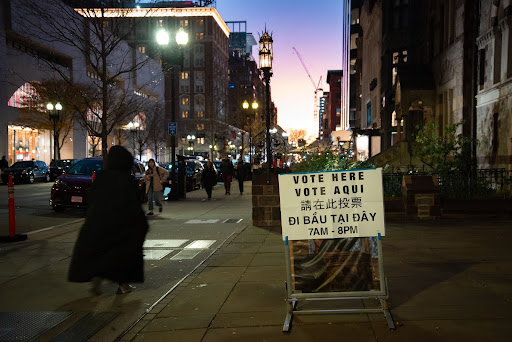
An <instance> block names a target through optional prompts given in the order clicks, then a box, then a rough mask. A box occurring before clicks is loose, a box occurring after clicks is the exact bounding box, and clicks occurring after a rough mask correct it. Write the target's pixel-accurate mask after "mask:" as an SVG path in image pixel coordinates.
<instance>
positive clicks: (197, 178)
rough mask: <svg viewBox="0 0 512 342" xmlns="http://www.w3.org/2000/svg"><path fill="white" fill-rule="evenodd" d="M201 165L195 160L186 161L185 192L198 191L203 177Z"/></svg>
mask: <svg viewBox="0 0 512 342" xmlns="http://www.w3.org/2000/svg"><path fill="white" fill-rule="evenodd" d="M203 170H204V168H203V164H201V162H200V161H199V160H197V159H190V160H187V191H192V190H195V189H199V187H200V186H201V178H202V177H203Z"/></svg>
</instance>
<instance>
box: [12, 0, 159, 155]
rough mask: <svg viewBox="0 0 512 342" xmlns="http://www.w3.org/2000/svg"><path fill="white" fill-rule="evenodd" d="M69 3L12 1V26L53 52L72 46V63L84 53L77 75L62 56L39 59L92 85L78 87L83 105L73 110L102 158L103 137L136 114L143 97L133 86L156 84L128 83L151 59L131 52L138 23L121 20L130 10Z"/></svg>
mask: <svg viewBox="0 0 512 342" xmlns="http://www.w3.org/2000/svg"><path fill="white" fill-rule="evenodd" d="M67 2H68V3H70V4H71V5H73V6H75V8H73V7H70V6H68V5H67V4H65V3H64V2H63V1H61V0H45V1H44V2H41V1H38V0H15V1H13V6H12V8H13V10H16V11H21V12H22V14H21V15H17V16H16V17H15V18H16V21H17V22H16V23H15V25H17V27H20V28H23V29H24V30H25V31H26V34H27V35H30V36H31V37H32V39H34V40H35V41H40V42H43V43H45V44H48V45H49V46H55V47H56V49H57V51H59V50H58V49H59V47H65V48H66V51H73V53H75V54H76V55H75V56H74V59H73V60H72V63H75V61H76V62H80V61H81V60H82V58H83V62H84V63H85V68H86V70H87V76H88V77H83V78H82V79H78V80H76V79H75V78H77V75H74V73H73V71H72V68H73V65H67V63H66V62H65V61H66V58H65V57H62V58H61V57H60V56H59V55H57V56H55V58H43V59H41V61H42V62H43V63H45V64H46V66H47V67H48V68H49V69H50V70H52V71H53V72H55V73H57V74H58V75H60V76H61V78H62V79H63V80H65V81H66V82H68V83H69V84H70V85H72V84H76V83H84V84H88V85H90V87H89V88H88V89H86V90H85V91H82V92H80V96H81V101H82V102H83V103H84V104H85V105H86V108H85V109H82V110H79V111H77V112H76V113H77V116H78V122H79V123H80V124H81V125H82V126H83V127H84V128H85V129H86V130H87V132H88V133H89V136H91V137H97V138H100V139H101V146H102V148H101V150H102V155H103V158H104V160H106V159H105V158H106V155H107V148H108V143H107V137H108V136H109V134H111V133H112V131H113V130H114V129H116V128H117V127H119V125H120V124H121V123H123V122H125V121H126V119H127V118H129V117H133V116H134V115H135V114H136V113H138V111H139V110H138V108H139V107H140V106H141V103H142V102H143V100H142V98H141V97H140V96H137V95H136V94H135V92H134V90H140V89H143V88H145V89H147V87H148V85H149V84H150V83H154V82H151V81H154V80H150V82H147V84H144V85H137V86H134V89H132V88H131V87H130V84H131V83H132V82H133V79H132V78H133V77H136V73H137V71H138V70H140V69H141V68H142V67H143V66H145V65H147V64H148V61H150V60H149V59H148V58H147V57H145V56H141V55H137V54H136V53H135V54H134V51H133V50H132V49H131V48H130V47H129V46H128V45H127V43H126V42H125V39H127V38H128V37H130V35H131V34H132V32H133V31H132V30H133V25H135V23H136V22H137V21H133V20H129V19H126V18H124V19H123V17H126V16H127V15H128V14H129V13H130V10H129V9H123V8H118V9H108V6H109V5H112V4H113V3H112V1H107V0H95V1H67ZM14 3H15V4H14ZM114 4H115V3H114ZM90 6H94V8H92V7H90ZM148 11H150V10H149V9H148ZM111 17H116V20H113V19H112V18H111ZM134 55H135V58H134ZM63 61H64V62H63ZM68 64H69V63H68ZM155 64H156V63H155ZM134 75H135V76H134ZM135 83H136V82H133V84H135ZM148 90H151V89H148ZM93 140H94V139H93Z"/></svg>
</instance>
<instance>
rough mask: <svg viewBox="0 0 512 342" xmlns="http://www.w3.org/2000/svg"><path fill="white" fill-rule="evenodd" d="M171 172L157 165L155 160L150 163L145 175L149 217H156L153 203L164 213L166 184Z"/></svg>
mask: <svg viewBox="0 0 512 342" xmlns="http://www.w3.org/2000/svg"><path fill="white" fill-rule="evenodd" d="M168 177H169V172H168V171H167V170H166V169H164V168H163V167H160V166H158V165H156V163H155V160H154V159H150V160H149V162H148V169H147V170H146V174H145V175H144V180H145V181H146V193H147V194H148V211H149V212H148V215H150V216H151V215H154V212H153V201H154V202H155V204H156V206H157V207H158V211H159V212H162V201H163V198H164V184H165V183H166V182H167V178H168Z"/></svg>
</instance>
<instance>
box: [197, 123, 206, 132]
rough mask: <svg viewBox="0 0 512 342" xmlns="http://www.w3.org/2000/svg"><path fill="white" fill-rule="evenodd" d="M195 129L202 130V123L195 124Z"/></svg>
mask: <svg viewBox="0 0 512 342" xmlns="http://www.w3.org/2000/svg"><path fill="white" fill-rule="evenodd" d="M196 130H198V131H204V123H198V124H197V126H196Z"/></svg>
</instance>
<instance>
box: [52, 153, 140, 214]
mask: <svg viewBox="0 0 512 342" xmlns="http://www.w3.org/2000/svg"><path fill="white" fill-rule="evenodd" d="M144 170H145V167H144V164H143V163H142V162H140V161H138V160H134V163H133V166H132V175H133V176H134V177H135V178H136V179H138V182H139V187H140V190H141V197H142V198H144V193H145V191H146V184H145V182H144ZM102 171H103V159H101V158H85V159H82V160H80V161H79V162H77V163H76V164H74V165H73V166H72V167H71V168H70V169H69V170H68V171H65V172H64V173H63V174H62V175H61V176H59V177H58V178H57V179H56V180H55V183H54V184H53V186H52V191H51V195H50V205H51V206H52V208H53V209H54V210H55V211H62V210H64V209H65V208H83V207H86V206H87V192H88V190H89V188H90V186H91V184H92V175H93V172H95V173H96V175H98V174H100V173H101V172H102ZM142 198H141V199H142Z"/></svg>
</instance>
